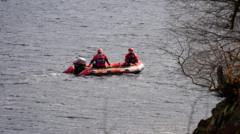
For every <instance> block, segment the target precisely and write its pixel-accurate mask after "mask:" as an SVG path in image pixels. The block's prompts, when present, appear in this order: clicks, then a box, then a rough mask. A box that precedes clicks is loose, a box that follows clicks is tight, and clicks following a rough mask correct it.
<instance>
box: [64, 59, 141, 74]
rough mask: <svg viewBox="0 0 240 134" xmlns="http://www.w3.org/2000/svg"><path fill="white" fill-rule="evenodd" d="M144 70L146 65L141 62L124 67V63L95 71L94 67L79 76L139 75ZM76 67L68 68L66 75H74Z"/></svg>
mask: <svg viewBox="0 0 240 134" xmlns="http://www.w3.org/2000/svg"><path fill="white" fill-rule="evenodd" d="M143 69H144V64H143V63H141V62H139V63H137V64H135V65H131V66H127V67H124V66H122V63H113V64H111V66H110V67H107V68H102V69H95V68H92V67H88V68H86V69H85V70H83V71H82V72H81V73H79V74H78V75H79V76H86V75H107V74H122V73H139V72H141V71H142V70H143ZM73 72H74V66H70V67H68V69H66V70H65V71H64V73H73Z"/></svg>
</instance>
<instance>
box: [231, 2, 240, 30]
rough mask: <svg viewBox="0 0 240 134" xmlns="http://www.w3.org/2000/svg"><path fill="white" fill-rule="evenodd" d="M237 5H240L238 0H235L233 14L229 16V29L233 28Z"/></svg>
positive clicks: (237, 9)
mask: <svg viewBox="0 0 240 134" xmlns="http://www.w3.org/2000/svg"><path fill="white" fill-rule="evenodd" d="M239 6H240V0H237V1H235V2H234V10H233V14H232V16H231V21H230V23H231V26H230V29H231V30H233V28H234V23H235V19H236V17H237V13H238V11H239Z"/></svg>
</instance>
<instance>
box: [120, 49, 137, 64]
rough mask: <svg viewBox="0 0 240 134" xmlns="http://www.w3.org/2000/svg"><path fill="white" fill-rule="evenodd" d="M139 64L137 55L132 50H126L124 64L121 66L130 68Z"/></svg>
mask: <svg viewBox="0 0 240 134" xmlns="http://www.w3.org/2000/svg"><path fill="white" fill-rule="evenodd" d="M138 62H139V58H138V55H137V54H136V53H134V50H133V48H129V49H128V54H126V56H125V62H124V63H123V66H131V65H136V64H137V63H138Z"/></svg>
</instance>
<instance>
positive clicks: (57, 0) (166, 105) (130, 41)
mask: <svg viewBox="0 0 240 134" xmlns="http://www.w3.org/2000/svg"><path fill="white" fill-rule="evenodd" d="M166 2H167V1H165V0H160V1H159V0H148V1H144V0H127V1H115V0H103V1H95V0H69V1H65V0H51V1H48V0H42V1H34V0H21V1H15V0H1V1H0V31H1V32H0V48H1V49H0V59H1V60H0V76H1V77H0V92H1V93H0V105H1V107H0V133H3V134H9V133H11V134H14V133H18V134H19V133H20V134H32V133H49V134H66V133H71V134H72V133H86V134H96V133H105V134H106V133H110V134H112V133H127V134H134V133H136V134H139V133H142V134H153V133H161V134H170V133H173V134H179V133H186V131H187V129H188V124H189V119H191V120H190V121H191V124H192V126H191V128H190V129H193V128H194V127H195V126H196V124H197V122H198V121H199V119H201V118H203V117H206V116H208V114H209V111H210V110H209V109H210V107H211V106H212V105H213V103H214V101H216V99H215V98H214V97H211V96H206V94H207V93H206V92H204V91H197V90H194V89H196V87H192V85H191V83H190V81H189V80H187V79H186V78H185V77H184V76H182V75H181V73H180V72H178V71H176V69H177V67H178V66H177V65H176V63H175V62H176V61H175V60H174V59H172V58H171V57H169V56H168V55H165V54H164V53H162V52H161V51H160V50H159V49H158V47H159V46H162V45H163V44H162V43H161V41H162V40H166V39H167V37H166V35H165V34H164V32H165V31H164V29H165V24H166V22H167V19H168V14H169V13H168V12H167V11H165V10H164V7H165V6H166V5H167V4H166ZM99 47H102V48H103V49H104V51H105V52H106V54H107V55H108V57H109V58H110V61H112V62H116V61H122V60H123V57H124V54H125V53H126V52H127V49H128V48H129V47H134V48H135V49H136V51H137V53H138V55H139V56H140V58H141V59H142V61H143V62H144V63H145V70H144V71H143V72H142V73H140V74H137V75H136V74H128V75H113V76H101V77H94V76H87V77H75V76H72V75H66V74H62V71H63V70H64V69H66V67H67V66H68V65H70V64H71V61H72V60H73V59H74V58H75V57H76V56H77V55H81V56H83V57H86V58H87V59H88V60H90V59H91V56H92V55H93V54H94V53H95V51H96V49H97V48H99ZM165 47H166V46H165ZM167 47H168V46H167ZM169 47H174V46H169ZM199 96H200V97H199ZM201 96H203V97H201ZM196 98H198V100H196ZM192 104H196V106H195V107H194V109H193V110H194V112H196V113H195V114H194V115H192V116H190V114H191V112H192V107H191V106H192Z"/></svg>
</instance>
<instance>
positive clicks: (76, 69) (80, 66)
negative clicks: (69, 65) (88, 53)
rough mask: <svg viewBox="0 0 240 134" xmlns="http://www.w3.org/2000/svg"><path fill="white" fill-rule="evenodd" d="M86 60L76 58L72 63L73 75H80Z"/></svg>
mask: <svg viewBox="0 0 240 134" xmlns="http://www.w3.org/2000/svg"><path fill="white" fill-rule="evenodd" d="M86 63H87V62H86V59H84V58H82V57H77V60H75V61H74V62H73V65H74V74H76V75H77V74H79V73H81V72H82V71H83V70H84V69H85V68H86Z"/></svg>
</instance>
